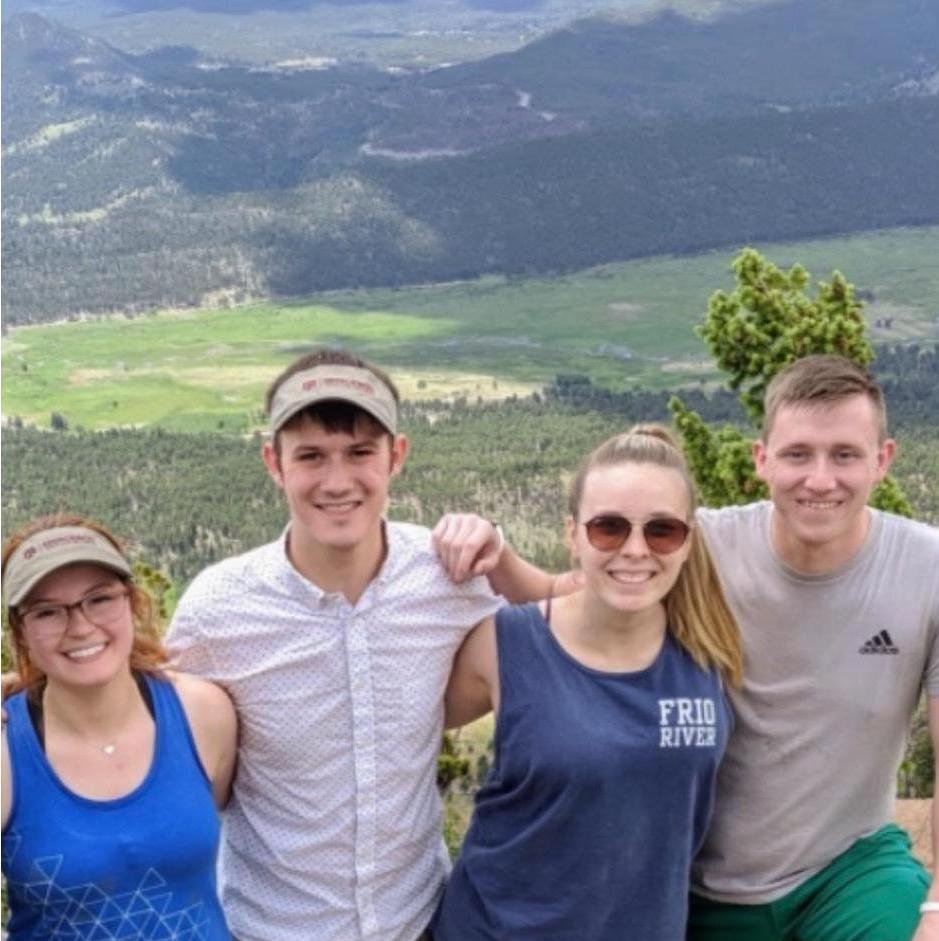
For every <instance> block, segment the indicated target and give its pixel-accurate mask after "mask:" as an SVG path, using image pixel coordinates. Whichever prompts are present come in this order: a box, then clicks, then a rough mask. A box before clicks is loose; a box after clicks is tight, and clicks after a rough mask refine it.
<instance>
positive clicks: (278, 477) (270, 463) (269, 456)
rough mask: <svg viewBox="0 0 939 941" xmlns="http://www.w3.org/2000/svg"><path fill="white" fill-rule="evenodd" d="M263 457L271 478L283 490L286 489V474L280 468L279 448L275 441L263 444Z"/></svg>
mask: <svg viewBox="0 0 939 941" xmlns="http://www.w3.org/2000/svg"><path fill="white" fill-rule="evenodd" d="M261 457H262V458H263V460H264V466H265V467H266V468H267V472H268V474H270V477H271V480H273V481H274V483H275V484H277V486H278V487H279V488H280V489H281V490H283V489H284V474H283V471H282V470H281V468H280V455H279V454H278V453H277V448H276V447H275V446H274V442H273V441H265V442H264V444H263V445H262V446H261Z"/></svg>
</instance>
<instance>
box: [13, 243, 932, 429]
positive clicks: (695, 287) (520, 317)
mask: <svg viewBox="0 0 939 941" xmlns="http://www.w3.org/2000/svg"><path fill="white" fill-rule="evenodd" d="M756 247H757V248H759V249H760V250H761V251H762V252H763V253H764V254H765V255H767V256H768V257H769V258H770V259H771V260H773V261H774V262H775V263H777V264H779V265H780V266H789V265H790V264H793V263H795V262H800V263H802V264H803V265H804V266H805V267H806V268H808V270H809V271H810V272H811V274H812V276H813V280H814V281H818V280H822V279H827V278H828V277H829V276H830V274H831V272H832V270H834V269H839V270H841V271H842V272H843V273H844V274H845V275H846V276H847V277H848V279H849V280H850V281H851V282H852V283H853V284H855V286H856V287H857V288H858V289H859V290H862V291H864V292H865V296H869V297H870V298H871V299H870V300H869V301H868V303H867V307H866V315H867V317H868V320H869V323H870V324H871V336H872V338H873V339H874V340H875V341H881V342H903V341H909V340H921V339H927V338H934V337H935V335H936V326H935V318H936V313H937V311H939V266H937V265H936V263H935V259H936V257H939V227H931V228H920V229H901V230H890V231H881V232H875V233H868V234H863V235H858V236H852V237H848V238H838V239H829V240H820V241H810V242H798V243H785V244H780V243H774V244H757V245H756ZM734 254H735V251H734V250H731V249H722V250H720V251H713V252H708V253H706V254H702V255H696V256H688V257H681V258H674V257H657V258H649V259H642V260H636V261H630V262H624V263H619V264H613V265H604V266H601V267H598V268H592V269H589V270H587V271H582V272H578V273H576V274H570V275H563V276H558V277H554V278H531V279H505V278H494V277H490V278H482V279H479V280H477V281H471V282H459V283H452V284H438V285H429V286H422V287H412V288H406V289H381V290H367V291H366V290H361V291H342V292H331V293H328V294H322V295H319V296H317V297H315V298H310V299H307V300H291V301H280V302H271V303H262V304H252V305H245V306H242V307H237V308H232V309H224V310H187V311H162V312H159V311H158V312H154V313H151V314H147V315H143V316H135V317H133V318H127V317H124V316H120V315H114V316H111V317H106V318H99V319H94V320H89V321H83V322H66V323H58V324H52V325H46V326H35V327H20V328H14V329H12V330H10V331H9V333H8V335H7V337H6V339H5V342H4V347H3V413H4V415H5V416H6V417H7V418H10V417H12V416H19V417H20V418H21V419H22V420H23V421H25V422H28V423H31V424H36V425H44V426H48V424H49V421H50V415H51V413H52V412H56V413H58V414H60V415H62V416H63V417H64V418H65V419H66V420H67V421H68V423H69V425H70V426H71V427H84V428H88V429H92V428H107V427H114V426H140V425H159V426H163V427H167V428H173V429H176V430H184V431H207V430H216V429H217V430H224V431H231V432H244V431H248V430H250V429H251V428H254V427H257V426H258V425H260V424H261V422H262V419H261V415H260V411H259V408H260V404H261V402H262V399H263V391H264V389H265V387H266V385H267V383H268V382H269V381H270V379H271V378H272V377H273V376H274V375H275V374H276V372H277V370H278V369H279V368H281V367H282V366H284V365H285V364H286V363H287V362H289V361H290V360H291V359H292V358H294V357H295V356H297V355H298V354H299V353H301V352H303V351H304V350H306V349H308V348H309V347H311V346H312V345H314V344H317V343H332V344H341V345H345V346H349V347H351V348H353V349H354V350H356V351H357V352H361V353H362V354H363V355H365V356H367V357H369V358H372V359H374V360H376V361H378V362H380V363H382V364H383V365H386V366H388V367H389V368H390V369H391V370H392V371H393V372H394V375H395V377H396V378H397V379H399V380H400V384H401V386H402V390H403V392H404V394H405V396H406V397H408V398H420V399H433V398H447V397H450V398H452V397H457V396H465V397H467V398H469V399H471V400H475V399H477V398H491V397H504V396H506V395H510V394H513V393H515V394H526V393H528V392H530V391H533V390H536V389H538V388H540V387H541V386H542V385H544V384H545V383H547V382H549V381H550V380H551V379H553V377H554V376H555V375H557V374H558V373H583V374H586V375H589V376H590V377H591V378H592V379H593V380H594V381H595V382H597V383H599V384H602V385H606V386H610V387H612V388H624V387H629V386H637V387H653V388H655V387H674V386H678V385H681V384H684V383H689V382H698V381H701V380H707V379H709V378H711V376H712V372H711V367H710V364H709V362H708V359H707V354H706V350H705V348H704V346H703V345H702V343H701V342H700V340H699V339H698V338H697V336H696V334H695V332H694V326H695V325H696V324H698V323H700V322H701V320H702V319H703V317H704V314H705V312H706V310H707V301H708V298H709V296H710V295H711V293H712V292H713V291H714V290H716V289H719V288H723V289H730V288H731V287H732V286H733V278H732V274H731V271H730V262H731V260H732V258H733V256H734ZM886 317H890V318H892V322H891V324H890V327H889V329H885V328H883V327H876V326H874V324H875V323H876V321H878V320H882V319H883V318H886Z"/></svg>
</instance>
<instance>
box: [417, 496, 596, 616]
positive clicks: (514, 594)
mask: <svg viewBox="0 0 939 941" xmlns="http://www.w3.org/2000/svg"><path fill="white" fill-rule="evenodd" d="M433 542H434V548H435V549H436V551H437V554H438V555H439V556H440V561H441V562H442V564H443V566H444V568H445V569H446V570H447V574H448V575H449V576H450V578H452V579H453V580H454V581H455V582H457V584H459V583H460V582H463V581H465V580H466V579H467V578H470V577H472V576H474V575H485V576H486V577H487V578H488V579H489V584H490V585H491V586H492V590H493V591H495V592H496V593H497V594H500V595H502V596H503V597H504V598H505V599H506V600H507V601H511V602H512V603H513V604H519V603H521V602H525V601H540V600H541V599H542V598H547V597H548V596H549V595H555V596H557V595H567V594H570V593H571V592H572V591H576V590H577V588H578V587H580V580H579V576H578V573H577V572H573V571H569V572H564V573H562V574H560V575H552V574H550V573H549V572H545V571H543V570H542V569H540V568H538V566H536V565H532V564H531V563H530V562H526V561H525V560H524V559H523V558H521V557H520V556H518V555H516V553H515V552H514V551H513V550H512V549H511V548H510V547H509V546H507V545H505V544H504V542H503V540H502V539H501V538H500V536H499V534H498V533H497V530H496V527H495V525H494V524H493V523H492V522H491V521H490V520H487V519H484V518H483V517H481V516H477V515H476V514H475V513H447V514H446V515H445V516H443V517H441V519H440V522H438V523H437V525H436V526H435V527H434V534H433Z"/></svg>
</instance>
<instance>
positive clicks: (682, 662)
mask: <svg viewBox="0 0 939 941" xmlns="http://www.w3.org/2000/svg"><path fill="white" fill-rule="evenodd" d="M695 502H696V501H695V492H694V486H693V483H692V481H691V478H690V476H689V473H688V471H687V468H686V466H685V462H684V459H683V457H682V454H681V452H680V451H679V450H678V448H677V447H676V446H675V444H674V442H673V441H672V439H671V437H670V436H669V434H668V432H667V431H665V429H662V428H659V427H658V426H638V427H636V428H634V429H633V430H632V431H630V432H629V433H628V434H624V435H618V436H616V437H614V438H611V439H610V440H608V441H606V442H605V443H604V444H602V445H601V446H600V447H599V448H597V449H596V450H595V451H594V452H593V453H592V454H591V455H590V456H589V457H588V458H587V459H586V460H585V461H584V463H583V465H582V466H581V468H580V470H579V471H578V473H577V475H576V477H575V478H574V480H573V483H572V486H571V491H570V506H569V511H570V515H569V517H568V519H567V541H568V545H569V547H570V551H571V554H572V556H573V558H574V559H575V561H576V563H577V564H579V566H580V569H581V571H582V578H583V587H582V589H581V590H580V591H578V592H576V593H574V594H571V595H567V596H565V597H562V598H556V599H554V600H553V601H552V600H551V599H548V600H547V601H546V602H543V603H542V604H540V605H524V606H518V607H509V608H504V609H503V610H501V611H500V612H499V613H498V614H497V616H496V618H495V621H494V622H493V621H489V622H484V623H483V624H482V625H480V626H479V627H478V628H477V629H476V630H475V631H474V632H473V633H472V634H471V635H470V636H469V638H468V639H467V641H466V642H465V643H464V645H463V647H462V648H461V650H460V652H459V653H458V655H457V658H456V661H455V664H454V670H453V675H452V678H451V681H450V687H449V689H448V693H447V706H448V716H447V718H448V723H449V724H451V725H462V724H464V723H465V722H467V721H470V720H472V719H474V718H476V717H477V716H479V715H482V714H484V713H485V712H487V711H488V710H490V709H492V710H493V711H494V712H495V714H496V728H495V761H494V764H493V767H492V770H491V773H490V775H489V778H488V780H487V781H486V783H485V785H484V786H483V787H482V789H481V790H480V791H479V793H478V795H477V798H476V809H475V812H474V816H473V820H472V823H471V825H470V829H469V832H468V834H467V837H466V841H465V843H464V846H463V850H462V853H461V856H460V858H459V860H458V861H457V864H456V867H455V869H454V872H453V876H452V878H451V880H450V883H449V885H448V887H447V889H446V892H445V895H444V898H443V901H442V903H441V906H440V908H439V910H438V913H437V917H436V919H435V921H434V924H433V925H432V928H433V934H434V939H435V941H484V939H485V941H683V939H684V936H685V922H686V919H687V897H688V885H689V875H690V866H691V859H692V857H693V855H694V853H695V850H696V849H697V847H698V846H699V845H700V843H701V840H702V837H703V836H704V832H705V828H706V826H707V823H708V819H709V817H710V813H711V807H712V803H713V791H714V784H715V777H716V773H717V768H718V764H719V763H720V759H721V756H722V754H723V751H724V747H725V745H726V742H727V737H728V734H729V731H730V726H731V716H730V711H729V707H728V705H727V701H726V699H725V696H724V692H723V686H722V678H724V679H726V680H727V681H728V682H731V683H738V682H739V681H740V678H741V672H742V654H741V649H740V643H739V637H738V634H737V628H736V624H735V622H734V619H733V616H732V615H731V613H730V610H729V608H728V607H727V604H726V602H725V600H724V596H723V592H722V591H721V587H720V583H719V582H718V580H717V577H716V574H715V572H714V568H713V565H712V563H711V560H710V557H709V555H708V551H707V547H706V546H705V544H704V541H703V539H702V537H701V535H700V534H699V532H698V531H697V530H696V529H695V528H694V527H693V525H692V521H693V520H694V509H695Z"/></svg>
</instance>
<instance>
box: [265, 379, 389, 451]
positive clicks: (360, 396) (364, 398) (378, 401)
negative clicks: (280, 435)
mask: <svg viewBox="0 0 939 941" xmlns="http://www.w3.org/2000/svg"><path fill="white" fill-rule="evenodd" d="M329 401H334V402H336V401H338V402H349V403H350V404H351V405H357V406H358V407H359V408H361V409H362V410H363V411H365V412H368V414H369V415H371V416H372V418H374V419H375V420H376V421H377V422H379V423H380V424H381V425H383V426H384V427H385V428H387V429H388V431H389V432H391V434H396V433H397V430H398V403H397V402H396V401H395V397H394V396H393V395H392V393H391V389H389V388H388V386H386V385H385V383H384V382H382V381H381V380H380V379H379V378H378V377H377V376H376V375H375V374H374V373H372V372H370V371H369V370H368V369H361V368H359V367H358V366H332V365H325V364H324V365H322V366H314V367H313V368H312V369H306V370H304V371H303V372H298V373H296V374H295V375H293V376H290V378H289V379H286V380H285V381H284V382H282V383H281V385H280V388H278V390H277V392H276V393H275V394H274V398H273V400H272V402H271V426H270V427H271V434H276V433H277V432H278V431H280V429H281V428H283V426H284V425H285V424H286V423H287V422H288V421H290V419H291V418H293V416H294V415H296V414H297V412H301V411H303V409H305V408H307V407H308V406H310V405H315V404H316V403H317V402H329Z"/></svg>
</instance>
